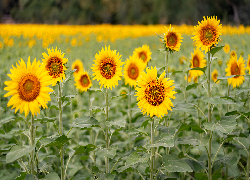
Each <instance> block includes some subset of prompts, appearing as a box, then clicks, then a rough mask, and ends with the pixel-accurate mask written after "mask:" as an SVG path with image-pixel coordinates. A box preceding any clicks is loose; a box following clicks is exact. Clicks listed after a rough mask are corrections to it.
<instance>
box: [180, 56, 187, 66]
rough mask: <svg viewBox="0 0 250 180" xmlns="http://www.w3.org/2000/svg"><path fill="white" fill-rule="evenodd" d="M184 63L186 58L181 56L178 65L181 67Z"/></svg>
mask: <svg viewBox="0 0 250 180" xmlns="http://www.w3.org/2000/svg"><path fill="white" fill-rule="evenodd" d="M185 61H186V57H185V56H181V57H180V64H181V65H182V64H183V63H184V62H185Z"/></svg>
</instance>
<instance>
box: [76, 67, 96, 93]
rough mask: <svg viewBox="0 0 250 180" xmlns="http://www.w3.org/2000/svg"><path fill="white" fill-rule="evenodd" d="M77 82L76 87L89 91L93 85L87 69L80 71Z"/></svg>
mask: <svg viewBox="0 0 250 180" xmlns="http://www.w3.org/2000/svg"><path fill="white" fill-rule="evenodd" d="M75 82H76V83H75V86H76V89H79V91H81V92H83V91H87V90H88V89H89V88H90V87H91V86H92V82H91V80H90V78H89V75H88V73H87V72H85V71H82V72H79V73H78V74H77V75H76V76H75Z"/></svg>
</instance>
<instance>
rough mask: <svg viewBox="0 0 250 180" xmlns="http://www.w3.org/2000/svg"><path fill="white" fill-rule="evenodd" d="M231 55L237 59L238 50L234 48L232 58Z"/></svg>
mask: <svg viewBox="0 0 250 180" xmlns="http://www.w3.org/2000/svg"><path fill="white" fill-rule="evenodd" d="M231 57H235V58H236V59H237V54H236V51H235V50H232V51H231V52H230V58H231Z"/></svg>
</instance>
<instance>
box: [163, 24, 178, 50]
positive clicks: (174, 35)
mask: <svg viewBox="0 0 250 180" xmlns="http://www.w3.org/2000/svg"><path fill="white" fill-rule="evenodd" d="M164 27H165V29H166V31H167V32H166V33H165V34H164V41H163V43H164V44H165V46H166V49H167V50H169V51H179V50H180V46H181V42H182V39H183V37H182V36H181V34H179V33H178V32H177V31H175V29H174V28H173V27H171V24H170V26H169V28H167V27H166V26H164Z"/></svg>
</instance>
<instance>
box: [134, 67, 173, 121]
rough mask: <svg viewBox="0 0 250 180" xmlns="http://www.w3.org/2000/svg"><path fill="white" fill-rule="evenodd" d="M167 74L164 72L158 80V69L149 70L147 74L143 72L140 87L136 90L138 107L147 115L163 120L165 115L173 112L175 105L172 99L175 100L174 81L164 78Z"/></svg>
mask: <svg viewBox="0 0 250 180" xmlns="http://www.w3.org/2000/svg"><path fill="white" fill-rule="evenodd" d="M164 76H165V72H163V73H162V74H161V75H160V77H159V78H157V69H156V67H154V68H153V67H151V69H149V68H147V69H146V73H145V72H144V71H143V72H142V75H141V76H140V77H139V79H138V86H137V87H136V88H135V90H136V96H137V101H138V106H139V108H140V109H141V111H142V112H143V114H145V113H147V115H150V117H152V116H154V115H155V116H157V117H160V118H162V116H164V115H165V114H168V110H172V109H171V106H172V107H173V103H172V102H171V100H170V99H171V98H172V99H175V96H174V94H175V93H176V92H175V91H173V89H174V86H173V84H174V81H173V80H169V79H168V78H164Z"/></svg>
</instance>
